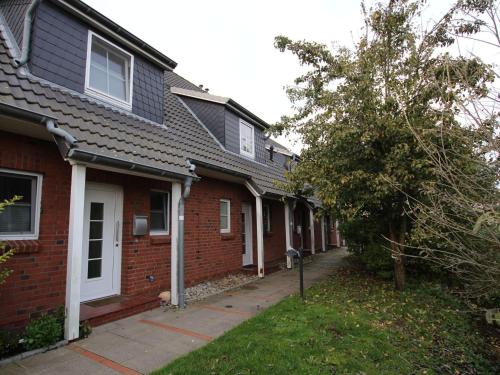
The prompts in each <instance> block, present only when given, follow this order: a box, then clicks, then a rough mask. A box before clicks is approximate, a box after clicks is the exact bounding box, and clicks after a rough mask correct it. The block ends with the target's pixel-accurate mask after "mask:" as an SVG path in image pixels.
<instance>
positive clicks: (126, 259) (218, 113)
mask: <svg viewBox="0 0 500 375" xmlns="http://www.w3.org/2000/svg"><path fill="white" fill-rule="evenodd" d="M175 67H176V63H175V62H174V61H173V60H172V59H170V58H169V57H167V56H165V55H164V54H163V53H161V52H159V51H157V50H156V49H154V48H153V47H151V46H149V45H148V44H147V43H146V42H144V41H142V40H140V39H139V38H137V37H135V36H134V35H132V34H131V33H129V32H127V31H126V30H124V29H123V28H122V27H120V26H119V25H117V24H115V23H114V22H113V21H111V20H109V19H108V18H106V17H105V16H103V15H102V14H100V13H98V12H97V11H95V10H94V9H92V8H90V7H89V6H87V5H86V4H84V3H83V2H80V1H73V0H71V1H70V0H50V1H49V0H44V1H39V0H5V1H1V2H0V199H2V200H3V199H7V198H11V197H12V196H14V195H19V196H22V199H21V200H19V201H17V202H16V203H15V204H14V205H12V206H10V207H8V208H7V210H6V211H5V212H4V213H3V214H1V215H0V241H4V242H6V243H7V244H8V246H9V247H12V248H15V249H16V253H15V255H14V256H13V257H12V258H11V259H10V260H9V263H8V266H9V268H11V269H13V273H12V274H11V276H10V277H9V278H8V279H7V281H6V283H4V284H3V285H2V286H0V306H2V308H1V309H0V326H2V327H16V326H22V325H23V324H25V323H26V321H27V320H28V319H30V318H32V317H34V316H37V315H40V314H42V313H45V312H47V311H50V310H53V309H55V308H57V307H58V306H61V305H64V306H65V308H66V315H67V317H66V329H65V336H66V338H67V339H69V340H71V339H75V338H77V337H78V326H79V321H82V320H89V321H90V322H91V323H92V324H100V323H103V322H107V321H110V320H113V319H118V318H121V317H123V316H126V315H130V314H133V313H136V312H139V311H142V310H145V309H148V308H151V307H153V306H157V305H158V304H159V301H158V298H157V296H158V293H159V292H161V291H171V293H172V303H174V304H179V299H180V300H181V303H182V294H179V290H181V293H182V290H183V289H182V288H183V286H184V285H186V286H189V285H193V284H195V283H197V282H200V281H203V280H207V279H211V278H216V277H218V276H222V275H225V274H228V273H232V272H239V271H241V270H242V269H243V268H246V269H248V270H250V271H253V272H256V273H258V275H259V276H260V277H264V275H265V274H266V273H267V272H270V271H272V270H273V269H275V268H276V267H277V266H278V265H279V264H281V263H285V262H286V261H287V259H286V257H285V251H286V249H287V248H288V247H290V246H293V247H303V248H305V249H307V250H308V251H309V252H311V253H314V252H315V251H319V250H322V251H325V250H326V249H327V248H328V246H332V245H333V246H334V245H336V244H337V243H338V239H337V235H336V231H335V230H334V229H335V228H334V225H333V222H332V220H331V219H330V218H329V217H327V216H324V217H321V218H320V217H318V215H316V216H314V213H315V210H316V209H317V207H315V203H316V202H308V201H306V200H304V199H300V198H298V197H297V196H294V195H291V194H288V193H286V192H285V191H283V190H282V189H280V188H279V187H277V185H276V182H280V181H281V182H283V181H284V180H285V177H284V174H285V172H286V170H287V169H288V168H290V166H291V165H292V164H293V163H295V162H296V160H297V157H296V155H293V153H291V152H290V151H289V150H287V149H286V148H284V147H283V146H281V145H279V144H277V143H275V142H274V141H271V140H270V139H268V138H266V135H265V130H266V128H268V126H269V125H268V124H267V123H266V122H265V121H263V120H262V119H261V118H259V117H258V116H256V115H255V114H253V113H252V112H250V111H249V110H248V109H247V108H245V107H243V106H242V105H241V104H239V103H237V102H236V101H234V100H232V99H230V98H227V97H220V96H215V95H212V94H209V93H208V92H207V91H205V90H203V89H202V88H200V87H198V86H197V85H195V84H192V83H191V82H189V81H188V80H186V79H184V78H183V77H181V76H179V75H177V74H176V73H175V71H174V70H175ZM290 265H291V264H290V260H289V259H288V266H290ZM96 301H98V302H97V303H96Z"/></svg>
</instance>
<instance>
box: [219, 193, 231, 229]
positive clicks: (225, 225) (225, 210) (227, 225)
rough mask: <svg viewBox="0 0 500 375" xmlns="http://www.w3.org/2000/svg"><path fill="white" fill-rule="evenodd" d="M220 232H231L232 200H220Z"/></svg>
mask: <svg viewBox="0 0 500 375" xmlns="http://www.w3.org/2000/svg"><path fill="white" fill-rule="evenodd" d="M220 232H221V233H231V201H230V200H229V199H221V200H220Z"/></svg>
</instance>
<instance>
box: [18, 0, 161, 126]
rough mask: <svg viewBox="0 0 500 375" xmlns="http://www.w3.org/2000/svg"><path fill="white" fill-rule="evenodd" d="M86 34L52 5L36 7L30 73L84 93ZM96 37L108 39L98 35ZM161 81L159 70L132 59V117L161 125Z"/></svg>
mask: <svg viewBox="0 0 500 375" xmlns="http://www.w3.org/2000/svg"><path fill="white" fill-rule="evenodd" d="M21 24H22V20H21ZM88 31H89V26H88V25H87V24H86V23H84V22H82V21H80V20H78V19H77V18H75V17H73V16H72V15H71V14H69V13H67V12H65V11H64V10H62V9H60V8H59V7H57V6H56V5H54V4H52V3H50V2H47V1H43V2H42V3H40V4H39V5H38V7H37V10H36V17H35V20H34V23H33V34H32V40H31V54H30V61H29V69H30V72H31V73H32V74H34V75H35V76H37V77H41V78H43V79H46V80H47V81H50V82H53V83H56V84H58V85H60V86H63V87H66V88H68V89H71V90H74V91H77V92H79V93H84V92H85V73H86V71H85V70H86V59H87V43H88ZM93 31H94V30H93ZM97 35H99V36H102V37H104V38H105V39H109V38H107V37H106V36H105V35H101V34H100V33H99V32H97ZM163 79H164V74H163V69H162V68H160V67H157V66H156V65H154V64H152V63H150V62H149V61H146V60H145V59H143V58H142V57H140V56H137V55H134V82H133V90H132V112H133V113H134V114H136V115H138V116H141V117H144V118H146V119H148V120H151V121H154V122H157V123H160V124H161V123H163V112H164V110H163V103H164V96H163V94H164V92H163V86H164V82H163Z"/></svg>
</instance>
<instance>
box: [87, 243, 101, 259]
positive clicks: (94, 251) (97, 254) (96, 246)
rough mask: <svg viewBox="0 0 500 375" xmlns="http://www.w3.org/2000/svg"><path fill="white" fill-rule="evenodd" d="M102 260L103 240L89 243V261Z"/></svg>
mask: <svg viewBox="0 0 500 375" xmlns="http://www.w3.org/2000/svg"><path fill="white" fill-rule="evenodd" d="M95 258H102V240H93V241H89V259H95Z"/></svg>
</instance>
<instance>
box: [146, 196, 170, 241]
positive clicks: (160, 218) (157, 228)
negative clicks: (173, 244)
mask: <svg viewBox="0 0 500 375" xmlns="http://www.w3.org/2000/svg"><path fill="white" fill-rule="evenodd" d="M169 211H170V194H169V193H168V192H163V191H152V192H151V205H150V217H151V223H150V225H149V228H150V234H151V235H168V234H169V228H170V227H169V224H170V223H169V220H168V218H169Z"/></svg>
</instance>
